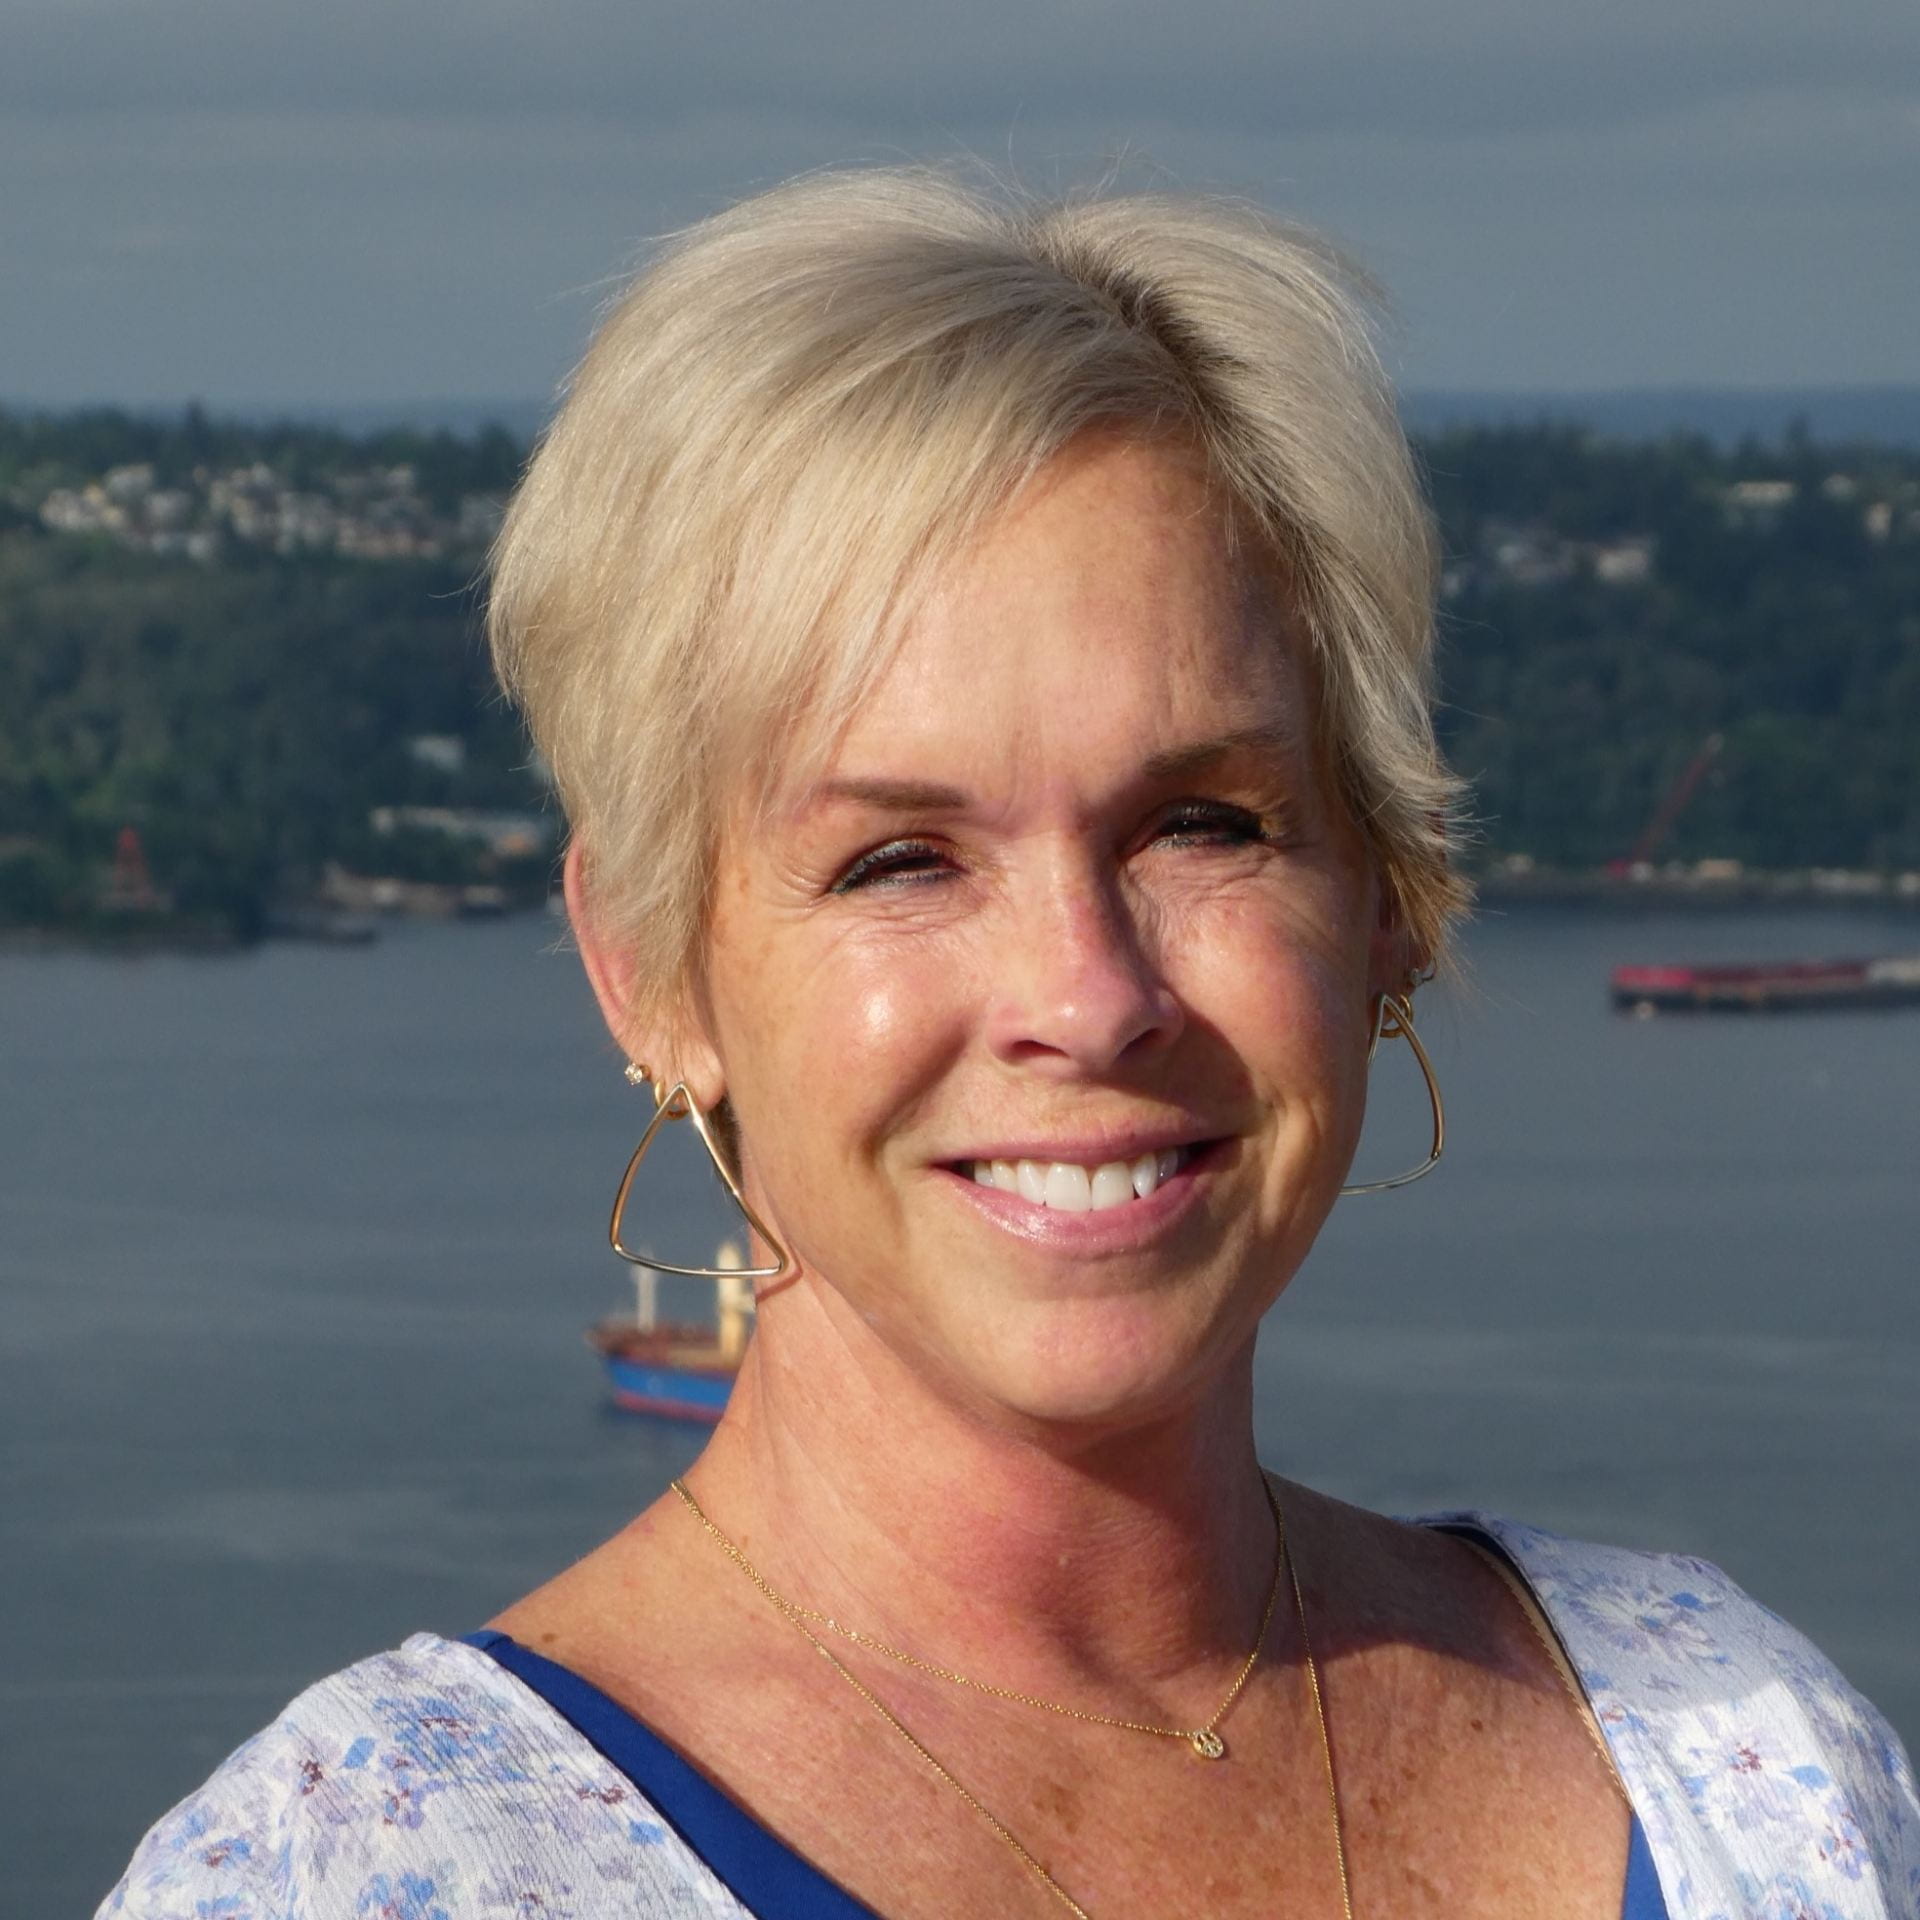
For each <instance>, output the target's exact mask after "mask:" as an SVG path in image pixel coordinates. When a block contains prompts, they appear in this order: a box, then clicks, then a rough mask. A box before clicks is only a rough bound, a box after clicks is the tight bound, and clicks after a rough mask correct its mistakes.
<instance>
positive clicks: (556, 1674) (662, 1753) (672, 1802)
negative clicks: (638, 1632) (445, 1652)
mask: <svg viewBox="0 0 1920 1920" xmlns="http://www.w3.org/2000/svg"><path fill="white" fill-rule="evenodd" d="M463 1638H464V1639H465V1640H466V1643H467V1645H469V1646H472V1647H478V1648H479V1649H480V1650H481V1652H483V1653H485V1654H487V1655H489V1656H490V1657H491V1658H492V1659H494V1660H496V1661H498V1662H499V1664H500V1665H501V1666H503V1667H504V1668H505V1669H506V1670H507V1672H509V1673H510V1674H512V1675H513V1677H514V1678H515V1679H516V1680H519V1681H522V1682H523V1683H524V1684H525V1685H527V1686H528V1687H530V1688H532V1690H533V1691H534V1692H535V1693H537V1694H538V1695H539V1696H540V1697H541V1699H543V1700H544V1701H546V1703H547V1705H548V1706H550V1707H551V1708H552V1709H553V1710H554V1712H556V1713H557V1714H559V1716H560V1717H561V1719H563V1720H565V1721H566V1722H567V1723H568V1724H569V1725H570V1726H571V1727H573V1729H574V1730H575V1731H576V1732H577V1733H578V1734H579V1735H580V1736H581V1737H582V1738H583V1739H584V1740H585V1741H586V1742H587V1743H588V1745H589V1746H592V1747H593V1748H595V1749H596V1750H597V1751H598V1752H599V1753H601V1754H602V1755H604V1756H605V1758H606V1759H608V1760H610V1761H611V1762H612V1763H613V1764H614V1766H616V1767H617V1768H619V1770H620V1771H621V1772H622V1773H623V1774H625V1775H626V1777H627V1778H628V1779H629V1780H631V1781H632V1782H633V1784H634V1785H635V1786H636V1787H638V1788H639V1789H640V1791H641V1792H642V1793H643V1794H645V1795H646V1797H647V1799H648V1800H649V1801H651V1802H652V1804H653V1807H654V1810H655V1811H656V1812H657V1813H658V1814H659V1815H660V1817H661V1819H663V1820H664V1821H665V1822H666V1823H667V1825H668V1826H670V1827H671V1828H673V1830H674V1831H675V1832H676V1833H677V1834H679V1836H680V1838H681V1839H682V1840H684V1841H685V1842H686V1843H687V1845H688V1846H689V1847H691V1848H692V1849H693V1851H694V1852H695V1853H696V1854H698V1855H699V1857H700V1858H701V1859H702V1860H703V1861H704V1862H705V1863H706V1864H707V1866H708V1868H709V1869H710V1870H711V1871H712V1873H713V1876H714V1878H715V1879H717V1880H718V1881H720V1883H721V1884H722V1885H723V1886H724V1887H726V1889H727V1891H728V1892H729V1893H731V1894H732V1895H733V1896H734V1898H735V1899H737V1900H738V1901H739V1902H740V1904H741V1905H742V1906H744V1907H745V1908H747V1909H748V1911H749V1912H752V1913H756V1914H767V1915H778V1916H780V1920H877V1916H876V1915H875V1913H874V1911H873V1909H872V1908H871V1907H868V1906H863V1905H862V1904H861V1903H860V1902H859V1901H858V1900H856V1899H855V1898H854V1897H853V1895H852V1894H850V1893H848V1892H847V1890H846V1889H845V1888H844V1887H841V1886H838V1885H836V1884H835V1882H833V1881H831V1880H829V1879H828V1878H827V1876H826V1875H825V1874H823V1873H822V1872H821V1871H820V1869H819V1868H818V1867H816V1866H813V1865H812V1864H811V1863H810V1862H808V1861H806V1860H803V1859H802V1858H801V1857H800V1855H799V1854H797V1853H795V1852H794V1851H793V1849H792V1848H791V1847H789V1846H788V1845H787V1844H786V1843H785V1842H784V1841H782V1840H780V1839H777V1838H776V1837H775V1836H774V1835H773V1834H772V1833H770V1832H768V1830H767V1829H766V1828H765V1827H763V1826H762V1825H761V1824H760V1823H759V1821H757V1820H756V1819H754V1817H753V1816H752V1815H751V1814H750V1813H748V1812H747V1811H746V1810H745V1809H744V1808H743V1807H740V1806H737V1805H736V1804H735V1803H734V1802H733V1801H732V1800H730V1799H728V1798H727V1796H726V1795H725V1794H724V1793H722V1792H721V1791H720V1789H719V1788H718V1787H716V1786H715V1785H714V1784H713V1782H712V1781H711V1780H709V1779H707V1778H706V1776H705V1775H704V1774H702V1773H700V1772H698V1771H697V1770H696V1769H695V1768H694V1767H692V1766H691V1765H690V1764H689V1763H688V1762H687V1761H685V1760H683V1759H682V1758H681V1757H680V1755H679V1754H677V1753H676V1752H674V1750H673V1749H672V1748H671V1747H670V1746H668V1745H667V1743H666V1742H665V1741H664V1740H662V1739H661V1738H660V1736H659V1735H658V1734H657V1733H655V1732H654V1731H653V1729H652V1728H651V1727H649V1726H647V1725H646V1724H645V1723H644V1722H642V1721H640V1720H637V1719H635V1718H634V1716H633V1715H632V1714H630V1713H629V1712H628V1711H627V1710H626V1708H625V1707H623V1706H621V1705H619V1704H618V1703H617V1702H616V1701H614V1700H611V1699H609V1698H608V1697H607V1695H605V1694H604V1693H602V1692H601V1691H600V1689H599V1688H598V1687H596V1686H593V1685H591V1684H590V1683H589V1682H587V1681H585V1680H582V1679H581V1678H580V1676H579V1675H578V1674H577V1673H573V1672H570V1671H569V1670H568V1669H567V1668H565V1667H563V1666H560V1665H558V1664H556V1663H555V1662H554V1661H552V1660H547V1659H544V1658H542V1656H541V1655H539V1654H537V1653H534V1652H533V1651H532V1650H531V1649H530V1648H527V1647H523V1646H522V1645H521V1644H520V1643H519V1641H517V1640H515V1639H513V1638H512V1637H511V1636H510V1635H507V1634H504V1633H496V1632H493V1631H491V1630H488V1631H485V1632H481V1633H469V1634H466V1635H464V1636H463Z"/></svg>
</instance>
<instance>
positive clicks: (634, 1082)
mask: <svg viewBox="0 0 1920 1920" xmlns="http://www.w3.org/2000/svg"><path fill="white" fill-rule="evenodd" d="M652 1078H653V1075H652V1074H650V1073H649V1072H648V1071H647V1070H646V1068H645V1067H643V1066H642V1065H641V1064H640V1062H639V1061H638V1060H629V1061H628V1062H627V1085H628V1086H630V1087H637V1086H639V1085H640V1084H641V1082H642V1081H645V1080H651V1079H652Z"/></svg>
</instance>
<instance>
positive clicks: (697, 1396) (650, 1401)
mask: <svg viewBox="0 0 1920 1920" xmlns="http://www.w3.org/2000/svg"><path fill="white" fill-rule="evenodd" d="M605 1359H606V1368H607V1384H608V1386H609V1387H610V1388H611V1389H612V1393H613V1404H614V1405H615V1406H616V1407H619V1408H620V1409H622V1411H624V1412H626V1413H650V1414H653V1415H655V1416H657V1417H659V1418H661V1419H666V1420H693V1421H697V1422H699V1423H701V1424H702V1425H705V1426H712V1425H713V1424H714V1422H715V1421H717V1420H718V1419H719V1418H720V1416H721V1415H722V1414H723V1413H725V1412H726V1410H727V1395H728V1394H729V1393H730V1392H731V1391H732V1388H733V1376H732V1375H731V1374H711V1373H693V1372H689V1371H687V1370H685V1369H683V1368H680V1367H655V1366H648V1365H647V1364H645V1362H643V1361H638V1360H621V1359H617V1358H615V1357H614V1356H613V1355H612V1354H608V1355H606V1356H605Z"/></svg>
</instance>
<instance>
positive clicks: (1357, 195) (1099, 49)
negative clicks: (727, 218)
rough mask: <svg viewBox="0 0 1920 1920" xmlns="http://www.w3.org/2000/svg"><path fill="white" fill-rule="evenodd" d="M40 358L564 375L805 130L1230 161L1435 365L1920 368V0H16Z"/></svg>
mask: <svg viewBox="0 0 1920 1920" xmlns="http://www.w3.org/2000/svg"><path fill="white" fill-rule="evenodd" d="M5 11H6V25H5V32H4V45H5V57H4V65H3V66H0V181H4V182H5V190H4V192H3V193H0V260H4V267H0V394H4V395H7V396H9V397H11V398H14V399H24V400H30V401H43V402H48V403H58V402H64V401H70V400H75V399H81V398H114V399H123V400H131V401H138V402H174V401H179V400H183V399H185V398H186V397H188V396H190V395H199V396H201V397H204V398H205V399H207V400H209V401H212V402H215V403H220V402H235V401H263V400H264V401H278V402H286V403H293V404H302V403H310V402H348V401H383V400H393V399H404V398H417V397H424V396H451V395H487V396H495V395H498V396H534V395H539V394H542V393H545V392H546V391H548V390H549V389H550V388H551V387H552V385H553V383H554V381H555V380H556V379H557V378H558V377H559V375H560V374H561V373H562V372H563V371H564V369H565V368H566V366H567V365H568V363H569V362H570V361H571V359H572V358H573V356H574V355H575V354H576V353H577V352H578V350H579V347H580V345H581V344H582V342H583V340H584V337H585V333H586V330H587V327H588V325H589V323H590V320H591V317H592V314H593V311H594V307H595V304H596V302H597V301H598V300H599V299H600V298H601V297H602V296H603V295H604V293H605V292H606V291H607V289H608V286H609V285H610V276H613V275H616V274H617V273H618V272H619V271H620V270H621V269H622V267H623V266H624V265H626V264H628V263H630V262H632V261H633V260H634V259H636V258H637V257H638V251H639V249H640V248H641V246H642V245H643V244H644V241H645V238H646V236H647V235H648V234H650V233H656V232H659V231H661V230H663V229H665V228H667V227H670V226H672V225H674V224H677V223H680V222H684V221H686V220H688V219H690V218H692V217H695V216H697V215H698V214H700V213H702V212H704V211H707V210H708V209H710V208H712V207H715V206H717V205H719V204H721V203H723V202H724V201H726V200H728V199H731V198H733V197H735V196H737V195H739V194H740V193H742V192H745V191H749V190H751V189H752V188H753V187H755V186H757V185H761V184H765V183H768V182H771V181H772V180H775V179H777V178H779V177H780V176H782V175H784V174H787V173H789V172H792V171H794V170H796V169H798V168H802V167H810V166H818V165H821V164H824V163H830V162H841V161H848V162H857V161H865V160H875V159H897V158H902V157H941V156H946V155H951V154H956V153H967V154H972V155H976V156H979V157H980V158H983V159H985V160H987V161H989V162H991V163H993V164H995V165H997V166H999V167H1002V168H1007V167H1011V169H1012V170H1013V171H1015V172H1017V173H1018V174H1019V175H1020V176H1021V177H1022V178H1023V179H1025V180H1026V181H1027V182H1028V183H1030V184H1035V185H1045V184H1048V183H1050V182H1055V181H1073V180H1079V179H1083V178H1085V177H1086V176H1087V175H1088V174H1089V173H1090V172H1092V171H1094V170H1096V169H1098V168H1099V167H1100V166H1101V165H1102V164H1103V162H1104V161H1106V160H1107V159H1109V158H1110V157H1112V156H1113V155H1115V154H1119V153H1126V154H1130V155H1132V156H1133V162H1132V167H1131V173H1130V177H1132V178H1134V179H1139V180H1145V179H1148V178H1152V177H1155V176H1156V174H1157V176H1158V177H1161V178H1164V179H1170V180H1171V181H1173V182H1175V183H1178V184H1184V185H1189V186H1224V187H1227V188H1231V189H1234V190H1236V191H1242V192H1247V193H1251V194H1252V195H1254V196H1256V197H1257V198H1259V199H1261V200H1263V201H1265V202H1267V203H1268V204H1271V205H1273V206H1276V207H1279V208H1282V209H1284V210H1285V211H1288V212H1290V213H1293V214H1296V215H1300V216H1303V217H1305V218H1307V219H1310V220H1313V221H1316V222H1318V223H1319V224H1321V225H1323V226H1325V227H1327V228H1329V229H1330V230H1331V231H1332V232H1333V233H1334V234H1335V235H1336V236H1338V237H1339V238H1340V239H1342V240H1343V241H1344V242H1345V243H1346V244H1347V245H1348V247H1349V248H1350V249H1351V250H1353V251H1354V252H1355V253H1357V254H1358V255H1359V257H1360V258H1361V259H1362V260H1363V261H1364V262H1366V263H1367V264H1368V265H1369V266H1371V267H1372V268H1373V269H1374V271H1375V272H1376V273H1377V274H1378V275H1379V276H1380V277H1381V278H1383V279H1384V280H1385V281H1386V282H1387V284H1388V285H1389V286H1390V287H1391V288H1392V289H1393V291H1394V293H1395V295H1396V298H1397V302H1398V307H1399V313H1400V331H1399V337H1398V340H1397V343H1396V347H1395V352H1396V357H1397V360H1398V366H1399V371H1400V372H1401V374H1402V376H1403V378H1404V379H1405V380H1406V381H1407V382H1408V383H1409V384H1412V385H1416V386H1424V387H1449V386H1472V387H1492V388H1537V387H1543V386H1548V387H1595V386H1618V385H1639V384H1646V383H1676V382H1690V383H1711V384H1749V383H1751V384H1768V385H1801V384H1832V383H1842V382H1868V381H1902V382H1916V383H1920V5H1916V4H1915V0H1839V4H1836V5H1828V6H1822V7H1813V6H1809V5H1808V4H1806V0H1606V3H1605V4H1593V3H1592V0H1582V4H1579V5H1577V6H1576V5H1573V4H1570V3H1569V0H1279V4H1274V3H1273V0H1264V3H1263V0H1182V4H1180V5H1178V6H1172V5H1167V4H1165V3H1164V0H1161V3H1160V4H1147V0H1059V3H1058V4H1052V3H1050V0H975V4H972V5H968V6H959V7H956V6H951V5H948V6H944V7H940V8H934V7H926V8H914V7H912V6H908V5H903V4H901V0H886V3H885V4H882V3H881V0H786V3H785V4H774V0H758V4H753V5H744V4H738V3H737V0H697V3H696V0H681V4H678V5H674V6H671V7H669V6H666V5H663V4H659V0H573V3H569V0H548V3H547V4H543V5H538V6H536V5H533V4H531V3H530V0H452V3H451V4H449V3H448V0H442V4H440V5H436V6H434V7H432V8H427V7H422V6H418V5H413V4H408V3H407V0H309V3H308V4H302V5H294V4H290V3H289V0H7V4H6V10H5Z"/></svg>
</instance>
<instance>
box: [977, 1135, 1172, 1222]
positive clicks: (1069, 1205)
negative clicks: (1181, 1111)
mask: <svg viewBox="0 0 1920 1920" xmlns="http://www.w3.org/2000/svg"><path fill="white" fill-rule="evenodd" d="M1204 1151H1205V1147H1204V1146H1203V1145H1196V1146H1185V1147H1166V1148H1163V1149H1161V1151H1160V1152H1158V1153H1143V1154H1141V1155H1140V1157H1139V1158H1138V1159H1136V1160H1108V1161H1105V1162H1103V1163H1102V1164H1101V1165H1099V1166H1084V1165H1082V1164H1080V1163H1079V1162H1077V1161H1072V1160H961V1161H957V1162H955V1163H954V1168H953V1170H954V1172H956V1173H958V1174H960V1175H961V1176H962V1177H963V1178H965V1179H968V1180H971V1181H973V1182H974V1183H975V1184H976V1185H977V1186H982V1187H995V1188H997V1189H999V1191H1000V1192H1002V1193H1012V1194H1018V1195H1019V1197H1020V1198H1021V1199H1022V1200H1025V1201H1026V1202H1027V1203H1028V1204H1029V1205H1030V1206H1036V1207H1046V1208H1048V1209H1049V1210H1050V1211H1052V1212H1055V1213H1105V1212H1107V1211H1109V1210H1110V1209H1112V1208H1115V1207H1126V1206H1131V1205H1132V1204H1133V1203H1134V1202H1135V1201H1136V1200H1146V1199H1149V1198H1151V1197H1152V1195H1153V1193H1154V1191H1155V1190H1156V1189H1157V1188H1158V1187H1159V1186H1160V1185H1161V1184H1162V1183H1163V1182H1164V1181H1167V1180H1171V1179H1172V1178H1173V1176H1174V1175H1175V1174H1177V1173H1179V1172H1180V1171H1181V1169H1182V1168H1184V1167H1186V1166H1188V1165H1190V1164H1191V1163H1192V1161H1193V1160H1194V1158H1195V1157H1196V1155H1198V1154H1200V1153H1202V1152H1204Z"/></svg>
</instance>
